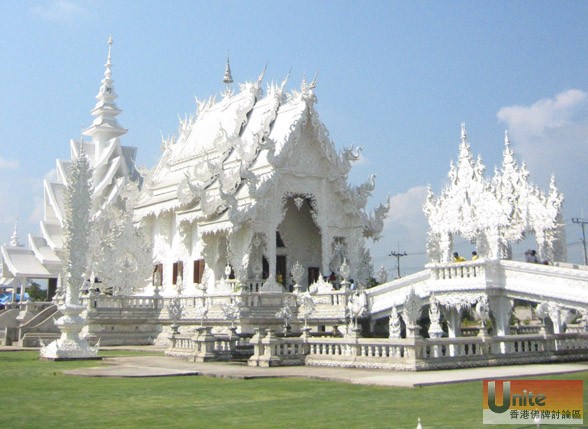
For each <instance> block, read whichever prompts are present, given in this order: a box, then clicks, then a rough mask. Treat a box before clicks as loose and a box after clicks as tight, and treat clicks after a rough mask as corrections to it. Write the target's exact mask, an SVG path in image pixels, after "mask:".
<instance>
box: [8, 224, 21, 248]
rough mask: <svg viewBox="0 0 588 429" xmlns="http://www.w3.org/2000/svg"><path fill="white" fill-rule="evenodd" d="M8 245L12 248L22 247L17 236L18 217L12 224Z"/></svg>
mask: <svg viewBox="0 0 588 429" xmlns="http://www.w3.org/2000/svg"><path fill="white" fill-rule="evenodd" d="M10 245H11V246H13V247H22V244H21V243H20V241H19V236H18V217H17V218H16V221H15V222H14V232H13V233H12V237H10Z"/></svg>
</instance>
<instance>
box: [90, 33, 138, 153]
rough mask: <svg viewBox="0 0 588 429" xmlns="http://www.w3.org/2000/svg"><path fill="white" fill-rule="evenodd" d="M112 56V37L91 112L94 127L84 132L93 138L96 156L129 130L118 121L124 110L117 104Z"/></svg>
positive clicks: (109, 39)
mask: <svg viewBox="0 0 588 429" xmlns="http://www.w3.org/2000/svg"><path fill="white" fill-rule="evenodd" d="M111 54H112V36H110V37H109V38H108V58H107V59H106V64H104V67H105V70H104V79H102V82H101V85H100V89H99V91H98V95H96V105H95V106H94V108H93V109H92V111H91V112H90V113H91V114H92V116H94V117H95V119H94V121H93V122H92V125H91V126H90V127H89V128H88V129H87V130H85V131H84V135H86V136H90V137H92V143H94V145H95V146H96V148H95V150H96V155H99V154H100V152H101V149H102V147H101V146H103V145H104V144H105V143H106V142H107V141H109V140H110V139H112V138H115V137H120V136H122V135H123V134H126V132H127V129H126V128H123V127H121V126H120V124H119V123H118V121H117V119H116V117H117V116H118V115H119V114H120V113H121V112H122V110H120V109H119V108H118V107H117V105H116V102H115V100H116V99H117V98H118V95H117V94H116V91H115V89H114V80H112V70H111V68H112V61H111Z"/></svg>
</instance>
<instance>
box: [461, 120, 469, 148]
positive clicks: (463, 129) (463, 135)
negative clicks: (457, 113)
mask: <svg viewBox="0 0 588 429" xmlns="http://www.w3.org/2000/svg"><path fill="white" fill-rule="evenodd" d="M467 141H468V133H467V132H466V126H465V122H462V123H461V142H462V143H463V144H466V143H467Z"/></svg>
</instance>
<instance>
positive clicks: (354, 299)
mask: <svg viewBox="0 0 588 429" xmlns="http://www.w3.org/2000/svg"><path fill="white" fill-rule="evenodd" d="M366 304H367V299H366V296H365V293H363V292H361V293H360V292H356V293H354V294H353V295H351V297H350V298H349V302H348V303H347V314H348V315H349V317H350V318H352V319H353V322H354V323H353V324H354V329H355V330H357V329H358V327H357V320H358V319H359V318H360V317H361V316H363V313H364V312H365V310H366Z"/></svg>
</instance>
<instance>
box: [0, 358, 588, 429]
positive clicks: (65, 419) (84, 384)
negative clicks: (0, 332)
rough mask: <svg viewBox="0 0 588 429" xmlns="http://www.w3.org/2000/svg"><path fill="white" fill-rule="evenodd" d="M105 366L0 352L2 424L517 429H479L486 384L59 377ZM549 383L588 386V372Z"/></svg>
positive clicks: (22, 426) (140, 426) (41, 425)
mask: <svg viewBox="0 0 588 429" xmlns="http://www.w3.org/2000/svg"><path fill="white" fill-rule="evenodd" d="M121 354H122V353H121V352H117V351H113V352H103V353H101V355H103V356H113V355H121ZM99 364H100V363H97V362H96V361H93V362H88V361H86V362H80V361H74V362H51V361H48V362H46V361H40V360H39V359H38V353H36V352H0V407H1V409H0V428H59V429H65V428H94V427H95V428H182V429H183V428H232V427H238V428H340V429H347V428H410V429H414V428H415V427H416V423H417V417H419V416H420V417H421V421H422V424H423V427H424V428H425V429H433V428H468V429H469V428H488V429H489V428H492V427H496V428H509V427H512V428H514V427H515V426H504V425H503V426H489V425H482V410H481V406H482V399H481V398H482V383H481V382H473V383H460V384H451V385H445V386H431V387H423V388H415V389H407V388H384V387H370V386H355V385H350V384H345V383H334V382H323V381H311V380H303V379H266V380H245V381H243V380H228V379H219V378H208V377H160V378H141V379H130V378H129V379H125V378H86V377H74V376H67V375H63V373H62V371H63V370H66V369H70V368H79V367H83V366H96V365H99ZM553 378H557V379H582V380H588V372H584V373H579V374H571V375H561V376H556V377H553ZM587 408H588V407H587V405H586V400H585V401H584V409H587ZM521 427H527V428H534V427H535V426H528V425H527V426H521ZM543 427H544V428H547V427H549V428H554V427H556V426H543ZM562 427H564V428H570V427H571V426H562Z"/></svg>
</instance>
